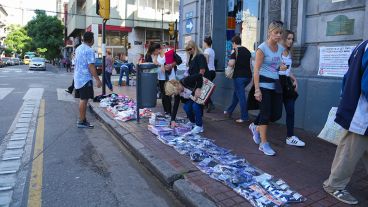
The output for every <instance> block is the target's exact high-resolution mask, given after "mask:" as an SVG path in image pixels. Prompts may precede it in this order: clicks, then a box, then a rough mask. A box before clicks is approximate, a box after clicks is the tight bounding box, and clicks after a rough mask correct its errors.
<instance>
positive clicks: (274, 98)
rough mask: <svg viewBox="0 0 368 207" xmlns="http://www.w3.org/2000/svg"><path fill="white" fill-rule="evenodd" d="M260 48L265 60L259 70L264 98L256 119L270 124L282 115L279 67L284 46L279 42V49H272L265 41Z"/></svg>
mask: <svg viewBox="0 0 368 207" xmlns="http://www.w3.org/2000/svg"><path fill="white" fill-rule="evenodd" d="M258 49H259V50H260V51H262V53H263V55H264V60H263V63H262V65H261V68H260V70H259V86H260V89H261V93H262V100H261V102H260V104H259V108H260V113H259V115H258V117H257V119H256V121H255V124H256V125H268V124H269V122H270V121H271V122H275V121H277V120H278V119H280V118H281V115H282V88H281V84H280V81H279V68H280V65H281V56H282V53H283V51H284V48H283V47H282V46H281V45H280V44H277V51H272V50H271V48H270V47H269V45H268V44H267V43H266V42H264V43H262V44H261V45H260V46H259V47H258Z"/></svg>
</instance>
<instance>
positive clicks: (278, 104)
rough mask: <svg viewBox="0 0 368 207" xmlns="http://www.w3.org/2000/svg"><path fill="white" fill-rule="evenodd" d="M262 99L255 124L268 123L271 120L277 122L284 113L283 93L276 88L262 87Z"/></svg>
mask: <svg viewBox="0 0 368 207" xmlns="http://www.w3.org/2000/svg"><path fill="white" fill-rule="evenodd" d="M261 92H262V101H261V103H260V104H259V109H260V112H259V114H258V116H257V119H256V121H255V122H254V124H256V125H268V123H269V122H275V121H277V120H279V119H280V118H281V115H282V94H281V93H276V92H275V90H270V89H265V88H261Z"/></svg>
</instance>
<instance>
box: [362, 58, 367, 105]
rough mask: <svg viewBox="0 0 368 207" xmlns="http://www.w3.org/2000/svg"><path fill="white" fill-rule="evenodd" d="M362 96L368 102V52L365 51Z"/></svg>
mask: <svg viewBox="0 0 368 207" xmlns="http://www.w3.org/2000/svg"><path fill="white" fill-rule="evenodd" d="M361 70H362V81H361V82H362V86H361V89H362V94H363V95H364V97H365V98H366V99H367V100H368V52H367V51H365V52H364V55H363V59H362V68H361Z"/></svg>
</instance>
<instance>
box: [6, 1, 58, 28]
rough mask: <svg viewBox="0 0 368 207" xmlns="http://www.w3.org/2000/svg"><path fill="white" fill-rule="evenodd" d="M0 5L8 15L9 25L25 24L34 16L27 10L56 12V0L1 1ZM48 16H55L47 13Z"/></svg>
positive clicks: (32, 12)
mask: <svg viewBox="0 0 368 207" xmlns="http://www.w3.org/2000/svg"><path fill="white" fill-rule="evenodd" d="M1 4H2V5H3V6H4V8H5V10H6V11H7V13H8V23H9V24H20V25H22V24H23V25H25V24H27V22H28V21H30V20H31V19H32V17H33V16H34V11H29V10H35V9H40V10H46V11H54V12H55V11H56V0H1ZM22 8H23V10H22ZM22 11H23V12H22ZM48 15H55V13H48ZM22 16H23V18H22ZM22 19H23V21H22Z"/></svg>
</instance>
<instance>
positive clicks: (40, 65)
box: [28, 57, 46, 70]
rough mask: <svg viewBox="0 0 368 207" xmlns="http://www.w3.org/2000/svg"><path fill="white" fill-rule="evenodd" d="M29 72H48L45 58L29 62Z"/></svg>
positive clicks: (35, 58) (37, 58) (36, 58)
mask: <svg viewBox="0 0 368 207" xmlns="http://www.w3.org/2000/svg"><path fill="white" fill-rule="evenodd" d="M28 67H29V70H46V63H45V59H44V58H40V57H34V58H32V59H31V60H30V61H29V65H28Z"/></svg>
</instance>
